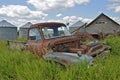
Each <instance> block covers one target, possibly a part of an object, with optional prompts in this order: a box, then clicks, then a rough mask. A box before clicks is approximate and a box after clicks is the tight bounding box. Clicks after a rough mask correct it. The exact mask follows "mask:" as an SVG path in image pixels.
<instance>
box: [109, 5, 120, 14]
mask: <svg viewBox="0 0 120 80" xmlns="http://www.w3.org/2000/svg"><path fill="white" fill-rule="evenodd" d="M108 9H110V10H114V11H115V12H119V13H120V4H116V3H115V4H112V5H109V6H108Z"/></svg>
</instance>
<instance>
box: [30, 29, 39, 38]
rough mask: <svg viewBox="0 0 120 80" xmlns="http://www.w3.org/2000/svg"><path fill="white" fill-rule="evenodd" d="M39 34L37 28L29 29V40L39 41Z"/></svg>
mask: <svg viewBox="0 0 120 80" xmlns="http://www.w3.org/2000/svg"><path fill="white" fill-rule="evenodd" d="M40 39H41V37H40V33H39V31H38V29H37V28H33V29H30V31H29V40H40Z"/></svg>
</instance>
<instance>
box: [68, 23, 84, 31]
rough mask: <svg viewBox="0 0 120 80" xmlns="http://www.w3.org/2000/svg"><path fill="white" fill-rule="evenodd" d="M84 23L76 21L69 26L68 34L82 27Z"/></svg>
mask: <svg viewBox="0 0 120 80" xmlns="http://www.w3.org/2000/svg"><path fill="white" fill-rule="evenodd" d="M83 24H84V23H83V22H81V21H77V22H76V23H74V24H72V25H71V26H69V30H70V32H72V31H73V30H74V29H76V28H78V27H80V26H82V25H83Z"/></svg>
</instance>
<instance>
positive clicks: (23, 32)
mask: <svg viewBox="0 0 120 80" xmlns="http://www.w3.org/2000/svg"><path fill="white" fill-rule="evenodd" d="M31 25H32V23H31V22H27V23H26V24H24V25H23V26H21V27H20V29H19V37H20V38H26V37H27V33H28V29H29V28H30V26H31Z"/></svg>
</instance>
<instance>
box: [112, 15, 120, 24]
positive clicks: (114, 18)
mask: <svg viewBox="0 0 120 80" xmlns="http://www.w3.org/2000/svg"><path fill="white" fill-rule="evenodd" d="M110 18H111V19H113V20H114V21H116V22H117V23H119V24H120V17H110Z"/></svg>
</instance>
